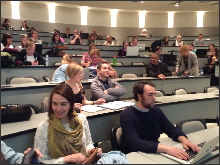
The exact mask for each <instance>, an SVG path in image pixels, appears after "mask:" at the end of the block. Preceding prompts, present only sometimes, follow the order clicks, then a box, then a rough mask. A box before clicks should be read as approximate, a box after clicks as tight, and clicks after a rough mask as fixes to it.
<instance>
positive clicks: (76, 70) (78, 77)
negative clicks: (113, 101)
mask: <svg viewBox="0 0 220 165" xmlns="http://www.w3.org/2000/svg"><path fill="white" fill-rule="evenodd" d="M66 75H67V76H68V77H69V79H68V80H66V81H64V82H62V83H64V84H68V85H69V86H70V87H71V88H72V90H73V93H74V95H75V97H76V103H78V104H75V105H74V106H75V108H78V109H80V108H81V106H82V105H93V104H102V103H105V99H102V98H100V99H98V100H97V101H88V100H87V99H86V97H85V95H84V94H85V91H84V90H83V86H82V84H81V81H82V79H83V77H84V73H83V67H82V66H81V65H79V64H77V63H74V62H73V63H70V64H69V65H68V66H67V68H66Z"/></svg>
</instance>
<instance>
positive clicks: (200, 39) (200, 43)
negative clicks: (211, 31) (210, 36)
mask: <svg viewBox="0 0 220 165" xmlns="http://www.w3.org/2000/svg"><path fill="white" fill-rule="evenodd" d="M206 45H207V44H206V42H205V41H204V39H203V35H202V34H199V35H198V38H197V39H195V40H194V41H193V46H206Z"/></svg>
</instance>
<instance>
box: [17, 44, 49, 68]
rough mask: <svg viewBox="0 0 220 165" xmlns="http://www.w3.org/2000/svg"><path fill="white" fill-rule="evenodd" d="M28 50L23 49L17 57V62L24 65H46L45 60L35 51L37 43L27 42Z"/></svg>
mask: <svg viewBox="0 0 220 165" xmlns="http://www.w3.org/2000/svg"><path fill="white" fill-rule="evenodd" d="M25 47H26V49H22V50H21V51H20V52H19V53H18V55H17V56H16V59H15V62H16V63H20V62H23V64H24V65H45V63H46V62H45V60H44V59H43V57H41V55H40V54H39V53H38V52H36V51H35V43H34V42H32V41H27V43H26V44H25Z"/></svg>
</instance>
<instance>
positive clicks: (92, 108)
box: [82, 105, 105, 112]
mask: <svg viewBox="0 0 220 165" xmlns="http://www.w3.org/2000/svg"><path fill="white" fill-rule="evenodd" d="M103 109H105V108H102V107H98V106H96V105H84V106H82V110H83V111H85V112H97V111H100V110H103Z"/></svg>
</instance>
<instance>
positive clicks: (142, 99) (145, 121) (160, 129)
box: [120, 81, 200, 160]
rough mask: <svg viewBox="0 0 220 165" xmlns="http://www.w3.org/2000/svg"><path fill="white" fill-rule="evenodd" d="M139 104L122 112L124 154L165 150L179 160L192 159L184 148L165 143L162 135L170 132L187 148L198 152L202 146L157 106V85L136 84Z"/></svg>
mask: <svg viewBox="0 0 220 165" xmlns="http://www.w3.org/2000/svg"><path fill="white" fill-rule="evenodd" d="M133 93H134V99H135V101H136V102H135V104H134V105H132V106H129V107H127V108H126V109H125V110H123V111H122V112H121V114H120V124H121V128H122V140H121V142H122V144H121V146H120V149H121V150H122V152H123V153H125V154H127V153H129V152H137V151H141V152H145V153H155V152H159V153H161V152H165V153H167V154H169V155H172V156H175V157H177V158H179V159H184V160H186V159H188V158H189V155H188V154H187V153H186V152H185V151H184V150H182V149H179V148H176V147H172V146H167V145H162V144H160V143H159V141H158V138H159V137H160V134H161V133H166V134H167V135H168V136H169V137H170V138H172V139H173V140H175V141H179V142H181V143H182V144H183V147H184V148H185V149H186V150H189V149H190V148H191V149H192V150H193V151H195V152H198V151H199V150H200V149H199V147H198V146H196V145H195V144H193V143H192V142H191V141H189V140H188V139H187V136H186V135H185V134H184V133H183V132H182V131H181V130H179V129H178V128H176V127H175V126H174V125H173V124H172V123H171V122H170V121H169V120H168V118H167V117H166V116H165V114H164V113H163V111H162V110H161V109H160V108H159V107H157V106H156V105H155V100H156V97H155V94H156V91H155V85H154V84H153V83H151V82H150V81H140V82H138V83H136V84H135V85H134V87H133Z"/></svg>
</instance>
